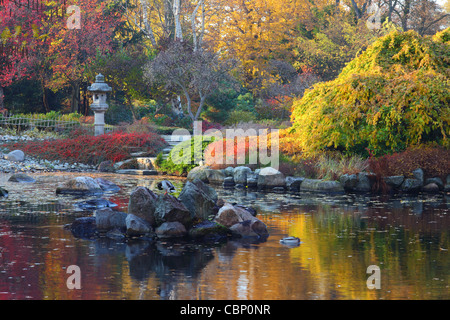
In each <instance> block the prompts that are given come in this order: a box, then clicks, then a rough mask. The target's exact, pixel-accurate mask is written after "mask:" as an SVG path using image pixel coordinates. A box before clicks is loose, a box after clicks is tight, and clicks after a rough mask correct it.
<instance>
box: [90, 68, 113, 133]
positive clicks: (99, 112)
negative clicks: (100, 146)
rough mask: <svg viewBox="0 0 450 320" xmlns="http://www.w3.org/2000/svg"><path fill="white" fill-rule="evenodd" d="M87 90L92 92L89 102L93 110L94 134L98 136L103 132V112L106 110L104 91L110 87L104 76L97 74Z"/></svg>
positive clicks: (107, 90)
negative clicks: (91, 101) (91, 100)
mask: <svg viewBox="0 0 450 320" xmlns="http://www.w3.org/2000/svg"><path fill="white" fill-rule="evenodd" d="M88 90H89V91H90V92H92V99H93V103H92V104H91V109H92V111H94V126H95V135H96V136H99V135H102V134H104V133H105V112H106V110H108V104H107V103H106V98H107V95H106V93H107V92H110V91H111V90H112V89H111V87H110V86H108V85H107V84H106V83H105V77H104V76H103V75H102V74H98V75H97V76H96V77H95V82H94V83H93V84H92V86H89V87H88Z"/></svg>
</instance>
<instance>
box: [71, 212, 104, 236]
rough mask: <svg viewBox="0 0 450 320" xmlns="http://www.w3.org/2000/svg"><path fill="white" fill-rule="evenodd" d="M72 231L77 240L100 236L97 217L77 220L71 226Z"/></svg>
mask: <svg viewBox="0 0 450 320" xmlns="http://www.w3.org/2000/svg"><path fill="white" fill-rule="evenodd" d="M70 231H72V234H73V236H74V237H76V238H81V239H92V238H96V237H97V236H98V229H97V224H96V219H95V217H81V218H77V219H75V220H74V221H73V222H72V224H71V225H70Z"/></svg>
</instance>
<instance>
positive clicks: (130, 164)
mask: <svg viewBox="0 0 450 320" xmlns="http://www.w3.org/2000/svg"><path fill="white" fill-rule="evenodd" d="M117 169H118V170H126V169H139V163H138V161H137V160H136V159H135V158H132V159H128V160H125V161H123V163H121V164H120V166H119V167H118V168H117Z"/></svg>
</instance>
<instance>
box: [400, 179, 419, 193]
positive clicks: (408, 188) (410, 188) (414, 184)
mask: <svg viewBox="0 0 450 320" xmlns="http://www.w3.org/2000/svg"><path fill="white" fill-rule="evenodd" d="M421 188H422V181H420V180H419V179H405V181H403V183H402V185H401V190H402V191H403V192H407V193H416V192H419V191H420V189H421Z"/></svg>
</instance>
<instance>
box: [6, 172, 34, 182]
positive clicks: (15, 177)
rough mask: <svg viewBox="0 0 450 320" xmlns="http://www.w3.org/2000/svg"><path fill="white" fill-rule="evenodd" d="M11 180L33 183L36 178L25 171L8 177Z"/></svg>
mask: <svg viewBox="0 0 450 320" xmlns="http://www.w3.org/2000/svg"><path fill="white" fill-rule="evenodd" d="M8 181H9V182H20V183H32V182H36V180H35V179H34V178H32V177H30V176H28V175H26V174H25V173H15V174H13V175H12V176H11V177H9V179H8Z"/></svg>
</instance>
